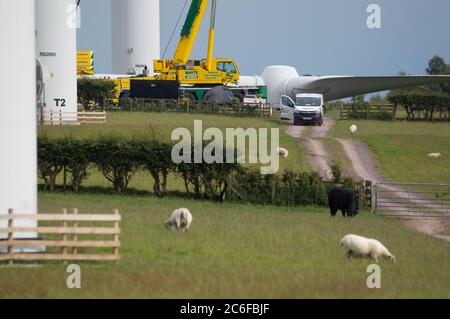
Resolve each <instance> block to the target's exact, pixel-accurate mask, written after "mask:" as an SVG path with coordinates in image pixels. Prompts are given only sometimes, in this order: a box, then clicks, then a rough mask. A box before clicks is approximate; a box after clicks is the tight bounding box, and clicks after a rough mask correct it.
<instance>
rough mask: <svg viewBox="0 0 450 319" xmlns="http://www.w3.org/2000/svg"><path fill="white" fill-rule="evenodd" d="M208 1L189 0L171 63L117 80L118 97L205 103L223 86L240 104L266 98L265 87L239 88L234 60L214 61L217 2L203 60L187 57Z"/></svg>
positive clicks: (159, 63)
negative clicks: (248, 99)
mask: <svg viewBox="0 0 450 319" xmlns="http://www.w3.org/2000/svg"><path fill="white" fill-rule="evenodd" d="M209 2H210V1H209V0H192V2H191V5H190V7H189V11H188V13H187V16H186V21H185V22H184V25H183V28H182V30H181V35H180V40H179V42H178V46H177V48H176V50H175V53H174V55H173V58H172V59H171V60H168V59H162V60H155V61H153V67H154V72H155V75H154V76H150V77H149V76H146V75H144V74H143V75H141V76H137V77H132V78H121V79H116V80H115V82H116V91H117V96H116V99H115V100H114V102H115V103H120V99H121V98H127V97H131V98H141V99H179V98H184V99H189V100H192V101H202V100H204V97H205V94H206V93H207V92H208V91H209V90H211V89H212V88H213V87H216V86H221V85H226V86H227V87H228V88H229V90H231V91H232V94H233V96H234V100H235V101H236V102H240V103H242V102H243V101H244V98H245V97H246V96H258V97H261V98H264V99H265V98H266V97H267V88H266V87H265V86H254V87H240V86H238V85H237V83H238V81H239V79H240V74H239V68H238V66H237V64H236V62H235V61H234V60H233V59H226V58H214V57H213V51H214V39H215V20H216V11H217V0H211V24H210V28H209V39H208V50H207V53H206V58H205V59H203V60H191V59H190V56H191V53H192V49H193V47H194V44H195V41H196V39H197V36H198V32H199V30H200V25H201V23H202V20H203V18H204V15H205V12H206V10H207V8H208V4H209Z"/></svg>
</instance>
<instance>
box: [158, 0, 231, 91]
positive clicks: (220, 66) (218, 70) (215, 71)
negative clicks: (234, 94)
mask: <svg viewBox="0 0 450 319" xmlns="http://www.w3.org/2000/svg"><path fill="white" fill-rule="evenodd" d="M208 3H209V1H208V0H192V3H191V6H190V8H189V11H188V14H187V17H186V21H185V23H184V25H183V28H182V31H181V37H180V40H179V42H178V46H177V49H176V50H175V54H174V56H173V59H172V60H155V61H154V65H153V67H154V71H155V73H157V75H156V76H154V79H156V80H166V81H178V83H179V84H181V85H183V84H189V85H214V84H216V85H220V84H230V83H236V82H237V81H238V80H239V77H240V76H239V68H238V66H237V64H236V62H235V61H234V60H233V59H223V58H214V57H213V50H214V39H215V19H216V9H217V0H212V1H211V24H210V28H209V40H208V50H207V54H206V59H204V60H189V59H190V56H191V53H192V48H193V47H194V43H195V41H196V39H197V35H198V32H199V29H200V25H201V22H202V20H203V17H204V15H205V12H206V9H207V7H208Z"/></svg>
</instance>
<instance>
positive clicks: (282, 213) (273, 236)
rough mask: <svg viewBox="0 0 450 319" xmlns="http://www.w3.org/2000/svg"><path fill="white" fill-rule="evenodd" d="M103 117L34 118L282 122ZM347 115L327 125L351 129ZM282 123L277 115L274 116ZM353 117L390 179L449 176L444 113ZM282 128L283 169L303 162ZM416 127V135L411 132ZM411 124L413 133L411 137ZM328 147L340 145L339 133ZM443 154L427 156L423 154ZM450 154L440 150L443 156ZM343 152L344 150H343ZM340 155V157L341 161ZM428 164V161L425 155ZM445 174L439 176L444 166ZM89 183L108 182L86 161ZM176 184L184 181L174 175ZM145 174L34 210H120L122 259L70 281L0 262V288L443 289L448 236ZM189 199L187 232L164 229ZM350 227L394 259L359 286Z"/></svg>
mask: <svg viewBox="0 0 450 319" xmlns="http://www.w3.org/2000/svg"><path fill="white" fill-rule="evenodd" d="M108 116H109V118H108V124H107V125H105V126H83V127H51V128H40V129H39V130H40V132H39V133H40V134H45V135H47V136H50V137H63V136H73V137H78V138H95V137H96V136H102V135H116V136H121V137H124V138H133V137H135V136H139V135H142V134H147V135H151V136H153V137H155V138H158V139H163V140H164V139H168V138H169V137H170V133H171V131H172V129H173V128H176V127H186V128H192V126H193V121H194V119H203V120H204V127H218V128H221V129H224V128H227V127H243V128H247V127H256V128H259V127H268V128H271V127H279V125H280V124H279V123H278V121H276V120H262V119H255V118H231V117H222V116H209V115H192V116H191V115H186V114H183V116H179V115H176V114H163V113H114V114H109V115H108ZM349 124H350V123H349V122H337V124H336V127H335V129H334V130H333V134H334V135H335V136H340V137H349V134H348V133H347V129H348V126H349ZM281 125H284V124H281ZM434 125H435V124H423V126H422V124H416V123H414V125H411V126H410V125H408V124H406V123H394V124H393V123H384V122H359V123H358V126H359V129H360V131H359V133H358V135H357V136H356V138H360V139H361V140H363V141H364V142H365V143H367V144H368V145H369V146H370V148H371V149H372V151H373V152H374V153H375V154H376V156H377V160H378V163H379V165H380V168H381V169H382V173H383V174H386V175H387V176H389V177H391V178H393V179H396V180H407V181H411V180H423V178H424V177H427V180H430V179H432V180H433V181H442V176H444V179H445V178H446V179H447V180H448V176H450V171H449V169H450V167H449V166H448V165H447V166H446V165H445V163H444V162H442V163H441V162H439V161H444V159H445V158H448V155H450V154H449V153H448V152H449V149H450V147H449V146H450V145H449V142H448V141H449V138H448V137H449V135H450V133H449V130H448V128H447V126H444V125H441V124H436V126H434ZM284 132H285V127H284V126H281V127H280V134H281V145H282V146H284V147H286V148H288V149H289V150H290V156H289V159H286V160H283V161H282V162H281V165H282V169H296V170H308V169H310V168H309V164H307V163H306V156H305V154H304V152H303V150H302V148H301V147H300V145H299V144H298V143H299V142H298V141H297V140H296V139H294V138H291V137H289V136H288V135H286V134H285V133H284ZM413 132H414V134H412V133H413ZM411 135H414V137H413V138H411ZM330 147H332V148H333V147H334V148H336V150H337V151H339V147H338V145H337V144H331V145H330ZM432 151H440V152H442V153H443V156H444V157H443V159H442V160H439V161H433V162H430V163H428V161H431V160H429V159H428V158H427V157H426V154H428V153H429V152H432ZM446 156H447V157H446ZM341 161H342V159H341ZM341 164H342V163H341ZM432 164H433V165H432ZM445 176H446V177H445ZM86 184H87V185H86V186H88V187H103V188H104V187H110V185H109V184H108V183H107V182H106V181H105V180H104V179H103V177H102V176H101V175H100V174H99V173H98V172H96V171H95V170H93V171H92V173H91V176H90V177H89V180H88V181H87V183H86ZM180 184H181V181H180ZM151 186H152V180H151V178H150V177H149V176H148V174H147V173H145V174H144V173H138V174H137V176H136V177H135V179H134V180H133V181H132V184H131V187H132V188H134V189H136V190H141V192H131V194H130V195H122V196H119V195H115V194H113V192H112V190H111V192H110V193H109V192H105V191H101V192H98V193H95V192H83V193H81V194H72V193H67V194H64V193H45V192H40V193H39V212H41V213H44V212H52V213H56V212H60V211H61V210H62V209H63V208H67V209H73V208H78V209H79V211H80V213H99V214H101V213H107V214H109V213H111V212H112V210H113V209H115V208H117V209H119V210H120V213H121V215H122V222H121V225H120V227H121V230H122V233H121V235H120V241H121V244H122V246H121V250H120V253H121V260H120V261H119V262H117V263H109V262H105V263H95V262H85V263H80V265H81V270H82V274H81V281H82V288H81V289H78V290H69V289H68V288H67V287H66V279H67V276H68V274H67V273H66V265H64V264H61V263H43V264H40V265H36V266H33V265H28V266H13V267H8V266H2V268H1V271H0V286H1V287H2V289H1V290H0V298H450V288H449V287H450V272H449V271H448V265H449V264H450V249H449V246H448V243H447V242H445V241H441V240H438V239H435V238H432V237H430V236H426V235H423V234H419V233H417V232H414V231H412V230H409V229H407V228H405V227H404V226H402V225H400V224H399V223H398V222H397V221H395V220H391V219H386V218H383V217H379V216H376V215H373V214H370V213H368V212H361V213H360V214H359V215H358V216H357V218H355V219H352V220H350V219H344V218H341V217H338V218H335V219H332V218H331V217H330V216H329V212H328V211H327V209H324V208H316V207H304V208H287V207H272V206H250V205H242V204H237V203H225V204H219V203H213V202H208V201H198V200H191V199H185V198H183V197H172V196H169V197H167V198H164V199H159V198H156V197H154V196H153V195H151V194H150V189H151ZM180 207H188V208H189V209H190V210H191V212H192V213H193V216H194V221H193V225H192V228H191V230H190V231H189V232H188V233H179V232H174V231H173V232H170V231H167V230H166V229H165V228H164V227H163V222H164V221H165V220H166V219H167V218H168V217H169V216H170V214H171V212H172V211H173V210H174V209H176V208H180ZM349 233H356V234H359V235H363V236H367V237H372V238H377V239H379V240H380V241H382V242H383V243H384V244H385V245H386V246H387V247H388V248H389V249H390V250H391V252H392V253H393V254H395V255H396V256H397V263H396V264H390V263H388V262H386V261H381V263H380V264H381V269H382V283H381V285H382V287H381V289H376V290H371V289H368V288H367V286H366V280H367V277H368V276H369V274H368V273H367V272H366V268H367V266H368V265H369V264H370V263H371V262H370V261H369V260H351V261H348V260H347V259H346V258H345V257H344V255H343V252H342V250H341V248H340V247H339V242H340V240H341V238H342V237H343V236H344V235H346V234H349Z"/></svg>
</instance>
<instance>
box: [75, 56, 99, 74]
mask: <svg viewBox="0 0 450 319" xmlns="http://www.w3.org/2000/svg"><path fill="white" fill-rule="evenodd" d="M94 74H95V69H94V52H93V51H86V50H78V51H77V75H94Z"/></svg>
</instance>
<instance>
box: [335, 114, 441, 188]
mask: <svg viewBox="0 0 450 319" xmlns="http://www.w3.org/2000/svg"><path fill="white" fill-rule="evenodd" d="M354 123H356V124H357V125H358V133H357V134H356V135H353V136H351V135H350V133H349V131H348V128H349V127H350V125H351V124H354ZM331 135H332V136H333V137H343V138H350V137H351V138H356V139H359V140H361V141H362V142H364V143H365V144H367V145H368V146H369V148H370V150H371V151H372V153H373V154H374V155H375V158H376V162H377V166H378V169H379V171H380V173H381V174H382V175H383V176H386V177H387V178H389V179H391V180H392V181H396V182H418V183H421V182H430V183H449V182H450V125H449V124H448V123H423V122H404V121H401V122H382V121H356V122H352V121H337V122H336V126H335V127H334V129H333V130H332V132H331ZM435 152H439V153H441V154H442V158H440V159H432V158H429V157H427V155H428V154H429V153H435Z"/></svg>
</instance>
